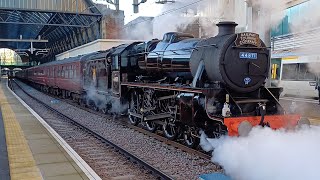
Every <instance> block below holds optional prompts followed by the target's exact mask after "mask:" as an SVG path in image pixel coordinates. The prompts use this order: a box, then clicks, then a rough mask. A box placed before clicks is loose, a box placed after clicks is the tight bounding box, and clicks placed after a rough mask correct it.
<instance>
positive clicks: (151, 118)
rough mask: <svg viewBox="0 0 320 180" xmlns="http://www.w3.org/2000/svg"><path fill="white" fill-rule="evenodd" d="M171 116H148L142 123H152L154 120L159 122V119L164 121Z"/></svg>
mask: <svg viewBox="0 0 320 180" xmlns="http://www.w3.org/2000/svg"><path fill="white" fill-rule="evenodd" d="M171 117H172V116H171V114H167V113H166V114H157V115H149V116H146V117H144V119H143V120H144V121H154V120H159V119H166V118H171Z"/></svg>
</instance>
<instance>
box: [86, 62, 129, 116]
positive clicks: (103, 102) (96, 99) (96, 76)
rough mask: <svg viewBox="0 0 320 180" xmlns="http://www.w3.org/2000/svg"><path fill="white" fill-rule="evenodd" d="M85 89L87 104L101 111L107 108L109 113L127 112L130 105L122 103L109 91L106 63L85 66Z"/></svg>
mask: <svg viewBox="0 0 320 180" xmlns="http://www.w3.org/2000/svg"><path fill="white" fill-rule="evenodd" d="M85 66H86V67H85V69H86V73H85V74H84V88H85V90H86V104H87V105H88V106H96V107H98V108H99V109H104V108H106V109H107V110H108V113H113V114H121V113H124V112H126V111H127V109H128V104H126V103H121V102H120V99H119V98H116V97H113V93H112V90H110V89H108V88H107V87H108V84H107V75H108V72H107V69H108V66H107V65H106V64H105V62H102V61H101V62H88V63H87V64H85Z"/></svg>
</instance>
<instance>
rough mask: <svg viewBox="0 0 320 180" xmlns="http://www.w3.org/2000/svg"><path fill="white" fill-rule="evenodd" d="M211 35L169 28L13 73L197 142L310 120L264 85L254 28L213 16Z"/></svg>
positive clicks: (265, 58)
mask: <svg viewBox="0 0 320 180" xmlns="http://www.w3.org/2000/svg"><path fill="white" fill-rule="evenodd" d="M217 26H218V29H219V32H218V34H217V35H216V36H214V37H209V38H195V37H193V36H192V35H190V34H184V33H177V32H168V33H166V34H164V37H163V39H162V40H158V39H152V40H150V41H146V42H141V41H137V42H133V43H130V44H122V45H119V46H117V47H113V48H111V49H107V50H105V51H98V52H94V53H89V54H85V55H79V56H77V57H71V58H67V59H64V60H61V61H53V62H49V63H45V64H42V65H39V66H35V67H31V68H28V69H25V70H23V71H20V72H18V73H17V74H16V75H17V78H19V79H21V80H23V81H26V82H28V83H30V84H32V85H33V86H35V87H37V88H38V89H40V90H41V91H44V92H47V93H50V94H54V95H57V96H61V97H62V98H69V99H72V100H74V101H75V102H78V103H79V104H81V105H84V106H89V107H92V108H93V109H95V110H97V111H101V112H103V113H110V112H115V111H118V112H117V113H120V114H123V115H127V116H128V121H129V122H130V123H131V124H132V125H139V124H141V125H143V126H144V127H145V128H146V129H147V130H149V131H151V132H155V131H156V130H162V132H163V135H164V136H165V137H166V138H168V139H170V140H176V139H181V140H183V142H184V143H185V145H186V146H189V147H193V148H194V147H197V146H198V144H199V141H200V137H201V134H202V133H205V134H206V135H207V136H208V137H209V138H219V137H221V136H225V135H229V136H247V135H248V134H249V133H250V131H251V129H252V128H253V127H255V126H262V127H270V128H272V129H279V128H295V127H297V126H300V125H303V124H309V122H308V120H307V119H304V118H302V117H301V116H300V115H299V114H288V113H286V112H285V110H284V109H283V108H282V107H281V105H280V103H279V96H280V93H281V91H282V88H279V87H273V88H267V87H266V85H265V84H266V79H267V78H268V75H269V70H270V61H271V60H270V50H269V49H268V47H266V45H265V44H264V42H263V41H262V40H261V39H260V37H259V34H256V33H253V32H241V33H235V28H236V26H237V24H236V23H235V22H229V21H224V22H219V23H218V24H217Z"/></svg>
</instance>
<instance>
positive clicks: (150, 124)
mask: <svg viewBox="0 0 320 180" xmlns="http://www.w3.org/2000/svg"><path fill="white" fill-rule="evenodd" d="M146 127H147V129H148V131H150V132H155V131H156V130H157V124H156V123H154V122H152V121H151V122H146Z"/></svg>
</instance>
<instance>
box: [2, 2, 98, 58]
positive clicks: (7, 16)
mask: <svg viewBox="0 0 320 180" xmlns="http://www.w3.org/2000/svg"><path fill="white" fill-rule="evenodd" d="M101 17H102V15H101V13H100V12H99V10H98V9H97V8H96V6H95V4H94V3H93V2H92V0H0V48H10V49H13V50H17V51H19V50H20V51H23V50H29V51H28V52H30V50H31V49H30V48H31V47H33V48H32V49H34V48H35V49H40V50H41V49H42V50H44V49H47V50H48V55H49V56H50V55H51V56H54V55H55V54H58V53H61V52H63V51H66V50H68V49H71V48H74V47H75V46H79V45H82V44H84V43H87V42H88V41H93V40H95V39H97V38H99V37H98V36H99V32H96V31H99V29H100V28H99V27H98V26H99V25H98V23H99V21H100V19H101ZM94 35H95V36H96V37H93V38H91V37H92V36H94ZM90 38H91V39H90ZM31 42H33V43H32V45H31ZM48 55H47V56H48Z"/></svg>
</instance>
